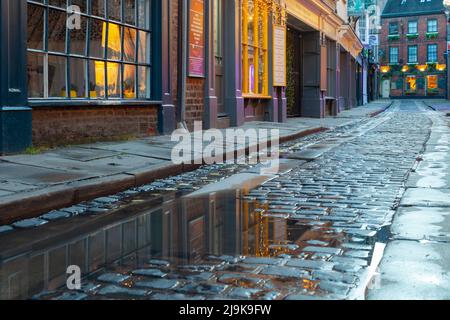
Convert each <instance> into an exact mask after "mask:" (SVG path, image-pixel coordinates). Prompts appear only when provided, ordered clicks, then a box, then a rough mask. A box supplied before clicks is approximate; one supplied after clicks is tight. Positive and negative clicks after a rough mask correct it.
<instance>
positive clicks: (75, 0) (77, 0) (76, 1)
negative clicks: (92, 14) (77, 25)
mask: <svg viewBox="0 0 450 320" xmlns="http://www.w3.org/2000/svg"><path fill="white" fill-rule="evenodd" d="M86 1H87V0H72V5H73V6H78V7H79V8H80V11H81V12H83V13H86V10H87V4H86Z"/></svg>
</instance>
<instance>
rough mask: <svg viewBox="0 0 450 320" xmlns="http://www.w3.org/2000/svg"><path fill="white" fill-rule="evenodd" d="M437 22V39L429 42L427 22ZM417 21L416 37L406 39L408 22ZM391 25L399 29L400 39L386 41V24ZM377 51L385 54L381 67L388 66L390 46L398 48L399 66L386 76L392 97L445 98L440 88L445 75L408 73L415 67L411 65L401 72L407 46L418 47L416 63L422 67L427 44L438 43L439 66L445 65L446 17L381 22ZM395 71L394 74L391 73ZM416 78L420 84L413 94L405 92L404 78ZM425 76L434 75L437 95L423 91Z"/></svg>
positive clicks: (419, 17)
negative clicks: (389, 82)
mask: <svg viewBox="0 0 450 320" xmlns="http://www.w3.org/2000/svg"><path fill="white" fill-rule="evenodd" d="M429 19H437V21H438V36H437V38H434V39H428V38H427V36H426V33H427V32H428V20H429ZM409 21H417V25H418V26H417V27H418V37H417V38H415V39H408V37H407V34H408V22H409ZM391 22H396V23H398V29H399V36H400V39H399V40H389V38H388V37H389V25H390V23H391ZM380 37H381V38H380V48H381V49H382V51H383V52H384V56H382V57H381V64H382V65H388V64H389V63H391V61H390V57H389V51H390V47H398V48H399V56H398V62H399V63H398V66H393V67H391V73H390V74H388V75H387V78H388V79H389V80H390V81H391V91H390V94H391V97H404V96H408V95H410V96H425V95H430V96H432V95H437V96H444V95H445V91H446V89H445V88H444V87H445V86H444V85H443V84H444V82H445V76H446V75H445V74H446V72H445V71H444V72H436V71H431V72H428V71H424V72H417V70H414V69H413V70H411V68H415V67H414V66H410V69H409V71H407V72H405V73H403V72H401V71H400V69H401V68H402V67H403V66H405V65H407V64H408V62H409V61H408V47H409V46H417V48H418V64H419V65H425V64H426V63H427V62H428V61H427V60H428V45H429V44H437V45H438V53H437V57H438V63H439V64H446V59H445V56H444V53H445V52H446V49H447V18H446V17H445V15H444V14H438V15H436V14H435V15H422V16H410V17H399V18H389V19H383V21H382V30H381V35H380ZM394 70H395V71H394ZM408 75H415V76H416V79H417V82H418V83H420V85H419V84H418V86H417V90H416V91H415V92H414V93H407V92H406V91H405V88H406V84H405V81H406V76H408ZM428 75H437V76H438V83H439V91H438V92H437V93H433V94H430V93H427V90H426V88H425V85H424V84H425V83H426V77H427V76H428Z"/></svg>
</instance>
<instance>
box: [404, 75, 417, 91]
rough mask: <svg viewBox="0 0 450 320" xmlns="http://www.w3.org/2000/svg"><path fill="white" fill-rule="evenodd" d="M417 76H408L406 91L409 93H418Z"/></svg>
mask: <svg viewBox="0 0 450 320" xmlns="http://www.w3.org/2000/svg"><path fill="white" fill-rule="evenodd" d="M416 80H417V79H416V76H407V77H406V90H407V91H411V92H412V91H416V89H417V81H416Z"/></svg>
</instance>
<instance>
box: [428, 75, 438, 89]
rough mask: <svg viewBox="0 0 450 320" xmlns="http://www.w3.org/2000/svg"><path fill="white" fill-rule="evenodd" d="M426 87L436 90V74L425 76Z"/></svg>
mask: <svg viewBox="0 0 450 320" xmlns="http://www.w3.org/2000/svg"><path fill="white" fill-rule="evenodd" d="M427 88H428V89H429V90H436V89H437V88H438V76H437V75H429V76H427Z"/></svg>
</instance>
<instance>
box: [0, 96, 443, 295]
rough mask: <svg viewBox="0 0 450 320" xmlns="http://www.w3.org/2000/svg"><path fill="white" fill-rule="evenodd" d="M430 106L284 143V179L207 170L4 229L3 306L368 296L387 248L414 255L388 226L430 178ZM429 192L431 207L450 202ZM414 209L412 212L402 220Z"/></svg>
mask: <svg viewBox="0 0 450 320" xmlns="http://www.w3.org/2000/svg"><path fill="white" fill-rule="evenodd" d="M427 110H428V109H427V108H426V107H425V106H424V105H423V104H420V103H416V102H412V101H403V102H396V103H395V104H394V106H393V107H391V109H390V110H389V111H387V112H385V113H383V114H381V115H379V116H377V117H375V118H373V119H364V120H361V121H359V122H357V123H354V122H353V123H351V124H349V125H347V126H340V127H338V128H336V129H335V130H331V131H328V132H322V133H318V134H314V135H311V136H308V137H306V138H302V139H298V140H295V141H291V142H288V143H286V144H284V145H283V146H282V148H281V151H282V152H281V156H282V160H281V168H280V172H279V173H278V174H275V173H270V170H269V172H268V173H267V174H264V175H260V174H259V168H258V167H252V166H250V165H234V164H226V165H215V166H207V167H202V168H201V169H198V170H196V171H193V172H190V173H185V174H182V175H179V176H176V177H171V178H168V179H164V180H158V181H156V182H154V183H152V184H149V185H146V186H142V187H140V188H134V189H131V190H129V191H126V192H121V193H119V194H116V195H111V196H109V197H104V198H99V199H96V200H94V201H92V202H86V203H81V204H79V205H77V206H74V207H70V208H66V209H62V210H59V211H57V212H50V213H48V214H46V215H44V216H42V217H40V218H37V219H32V220H25V221H20V222H18V224H16V225H12V226H5V227H3V228H4V229H3V230H2V229H0V259H1V265H0V287H1V291H0V298H2V299H12V298H25V299H26V298H33V299H57V300H67V299H69V300H84V299H93V300H96V299H152V300H187V299H192V300H215V299H219V300H221V299H240V300H241V299H243V300H246V299H261V300H277V299H280V300H281V299H286V300H314V299H364V298H366V294H367V292H368V291H367V290H366V289H367V288H368V286H369V285H370V284H371V283H372V280H373V277H374V275H376V273H375V272H374V270H375V269H376V268H377V266H378V263H379V260H380V259H381V256H382V254H383V249H384V246H385V244H387V243H389V244H388V247H387V255H386V256H388V255H389V254H392V252H395V254H397V253H402V252H403V255H404V254H405V252H408V251H409V250H411V248H408V247H407V246H408V245H406V246H405V244H403V243H402V244H401V245H396V243H395V241H394V242H389V241H390V240H392V239H393V238H392V235H391V231H393V232H398V231H397V230H398V228H397V227H395V228H393V230H391V228H390V227H391V224H392V221H393V218H394V214H395V213H396V210H397V209H398V208H399V206H400V205H402V207H401V208H402V209H403V207H406V205H405V204H404V203H405V201H408V199H409V198H411V197H410V196H408V192H413V191H410V190H407V188H406V181H407V180H408V177H409V176H410V175H411V174H412V173H419V174H420V172H421V171H420V165H422V162H423V159H424V156H422V153H423V151H424V145H425V143H426V142H427V141H429V138H430V134H431V129H432V127H433V124H434V122H435V121H437V120H436V119H437V118H434V116H433V114H432V113H430V112H429V111H427ZM432 166H433V165H432ZM424 170H428V169H424ZM429 170H431V169H429ZM442 180H443V181H444V180H445V178H442ZM434 182H435V181H433V183H434ZM442 183H443V182H442ZM438 184H439V185H441V182H439V183H438ZM405 191H406V192H407V193H406V196H405V197H403V195H404V193H405ZM440 191H441V192H443V191H442V190H440ZM419 192H420V191H419ZM422 194H423V199H422V200H421V201H424V202H423V203H425V204H426V203H427V202H426V201H434V200H435V198H434V197H437V198H439V199H442V198H444V199H448V197H446V195H445V194H444V196H439V195H433V196H431V195H430V196H429V197H431V198H432V199H431V198H429V197H427V193H424V192H422ZM413 199H419V200H420V199H421V198H417V197H415V196H413ZM430 199H431V200H430ZM414 201H416V200H414ZM423 203H422V202H421V203H420V205H422V204H423ZM408 214H417V213H414V212H408V211H407V209H405V211H403V212H400V213H399V214H398V215H397V217H398V218H399V219H400V218H401V217H402V216H404V215H408ZM443 215H444V212H441V215H439V213H437V214H436V218H435V219H437V221H439V222H440V223H441V222H442V221H444V220H445V219H444V218H441V219H440V218H439V217H441V216H443ZM424 219H426V218H424ZM406 221H408V219H406ZM421 227H423V226H421V225H420V224H419V225H416V226H415V228H414V229H411V230H410V231H408V232H409V233H407V236H410V235H411V234H413V233H414V232H415V234H416V236H417V234H420V233H421V232H422V231H420V230H419V229H420V228H421ZM400 229H401V228H400ZM413 231H414V232H413ZM433 245H434V244H433ZM391 248H392V249H391ZM412 249H414V248H412ZM406 250H408V251H406ZM424 250H431V249H429V248H425V249H424ZM439 250H441V249H439ZM442 250H443V249H442ZM442 250H441V251H442ZM442 252H443V251H442ZM70 265H77V266H80V268H81V270H82V272H83V275H84V277H83V281H82V288H81V290H78V291H68V290H67V289H65V282H66V278H67V275H66V273H65V272H66V268H67V267H68V266H70ZM402 267H403V268H405V267H404V266H402ZM432 267H434V266H432ZM381 270H382V271H383V270H386V272H387V273H386V276H387V277H389V270H395V272H397V274H395V273H392V275H393V276H394V277H395V276H397V277H398V274H399V273H401V272H402V270H398V269H396V268H391V269H389V267H384V265H383V264H382V266H381ZM387 279H390V278H387ZM389 281H391V279H390V280H389ZM389 281H388V282H387V284H386V283H384V284H383V286H382V289H384V288H389V283H390V282H389ZM371 292H374V291H371ZM378 293H380V294H381V297H382V296H383V294H384V293H383V291H382V290H379V291H378ZM389 294H390V293H389V292H388V291H386V294H385V295H386V296H389ZM370 295H372V297H375V296H373V293H370ZM379 297H380V296H378V297H375V298H379Z"/></svg>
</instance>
